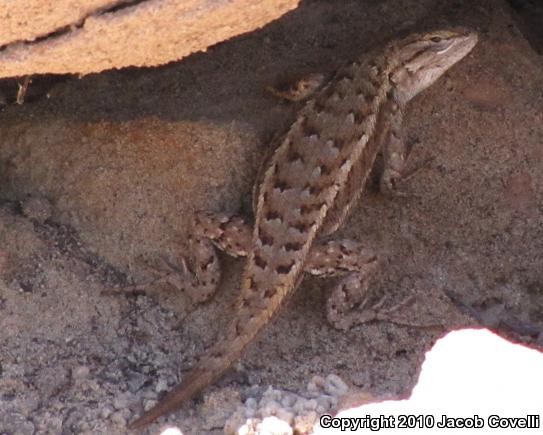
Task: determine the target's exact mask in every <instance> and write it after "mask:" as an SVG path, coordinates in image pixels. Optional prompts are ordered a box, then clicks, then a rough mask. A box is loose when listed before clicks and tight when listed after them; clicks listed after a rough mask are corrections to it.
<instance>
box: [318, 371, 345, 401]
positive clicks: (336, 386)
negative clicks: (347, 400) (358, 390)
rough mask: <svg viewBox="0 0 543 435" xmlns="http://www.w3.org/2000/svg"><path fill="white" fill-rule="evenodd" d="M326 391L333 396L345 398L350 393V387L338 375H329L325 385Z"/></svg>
mask: <svg viewBox="0 0 543 435" xmlns="http://www.w3.org/2000/svg"><path fill="white" fill-rule="evenodd" d="M324 391H326V392H327V393H328V394H330V395H331V396H336V397H338V396H343V395H344V394H345V393H347V391H349V386H348V385H347V384H346V383H345V382H343V380H342V379H341V378H340V377H339V376H338V375H328V376H327V377H326V383H325V385H324Z"/></svg>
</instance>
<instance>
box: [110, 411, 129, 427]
mask: <svg viewBox="0 0 543 435" xmlns="http://www.w3.org/2000/svg"><path fill="white" fill-rule="evenodd" d="M110 420H111V421H112V422H113V423H115V424H118V425H119V426H126V418H124V416H123V414H122V412H120V411H119V412H115V413H113V414H111V417H110Z"/></svg>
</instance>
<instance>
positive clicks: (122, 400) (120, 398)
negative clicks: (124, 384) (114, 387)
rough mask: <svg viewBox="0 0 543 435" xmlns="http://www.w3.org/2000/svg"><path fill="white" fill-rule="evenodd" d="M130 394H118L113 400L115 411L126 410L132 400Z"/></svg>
mask: <svg viewBox="0 0 543 435" xmlns="http://www.w3.org/2000/svg"><path fill="white" fill-rule="evenodd" d="M131 396H132V395H131V394H130V393H121V394H118V395H117V397H115V399H113V407H114V408H115V409H125V408H127V407H128V405H129V403H130V399H131Z"/></svg>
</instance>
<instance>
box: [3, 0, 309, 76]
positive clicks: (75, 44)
mask: <svg viewBox="0 0 543 435" xmlns="http://www.w3.org/2000/svg"><path fill="white" fill-rule="evenodd" d="M298 2H299V0H256V1H255V0H234V1H224V0H211V1H210V0H189V1H187V0H143V1H134V0H132V1H130V0H129V1H119V0H118V1H112V0H109V1H106V0H93V1H91V2H88V1H81V0H79V1H77V0H62V1H61V2H56V3H53V4H51V5H49V6H48V7H47V8H45V7H44V4H43V3H44V2H43V1H35V0H34V1H33V0H26V1H20V2H19V1H18V2H14V1H6V0H3V1H0V77H12V76H23V75H29V74H46V73H55V74H65V73H78V74H89V73H93V72H100V71H103V70H107V69H111V68H122V67H127V66H154V65H161V64H164V63H167V62H171V61H173V60H178V59H181V58H183V57H185V56H187V55H189V54H191V53H194V52H196V51H200V50H205V49H206V48H207V47H209V46H210V45H213V44H216V43H218V42H221V41H224V40H225V39H228V38H232V37H233V36H236V35H240V34H242V33H245V32H249V31H251V30H254V29H257V28H259V27H262V26H263V25H265V24H267V23H269V22H270V21H272V20H275V19H276V18H278V17H280V16H281V15H283V14H284V13H285V12H287V11H289V10H291V9H293V8H295V7H296V6H297V5H298ZM37 38H38V39H37Z"/></svg>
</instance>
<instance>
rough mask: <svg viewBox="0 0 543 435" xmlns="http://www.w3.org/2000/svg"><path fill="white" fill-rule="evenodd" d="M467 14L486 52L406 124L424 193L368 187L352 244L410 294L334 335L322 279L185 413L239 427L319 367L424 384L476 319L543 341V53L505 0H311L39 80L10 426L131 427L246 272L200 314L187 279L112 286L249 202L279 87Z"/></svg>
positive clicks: (2, 337)
mask: <svg viewBox="0 0 543 435" xmlns="http://www.w3.org/2000/svg"><path fill="white" fill-rule="evenodd" d="M458 24H461V25H464V26H467V27H470V28H473V29H476V30H477V31H479V33H480V43H479V45H478V46H477V47H476V48H475V49H474V51H473V52H472V53H471V54H470V55H469V56H468V57H467V58H466V59H464V60H463V61H462V62H461V63H460V64H458V65H457V66H455V67H454V68H453V69H452V70H451V71H450V72H449V73H448V74H447V75H446V76H445V77H444V78H442V79H441V80H440V81H439V83H437V84H436V85H435V86H434V87H432V88H431V89H429V90H428V91H427V92H425V93H424V94H423V95H421V96H420V97H418V98H417V99H416V100H415V101H413V103H412V104H411V106H410V108H409V112H408V116H407V119H406V134H407V138H408V140H409V141H410V142H411V143H412V144H413V145H414V152H413V156H412V160H411V162H410V167H411V168H416V167H418V166H420V165H421V164H423V163H424V162H426V161H427V160H428V159H430V164H429V165H428V167H427V168H425V169H423V170H421V171H419V172H418V173H417V175H416V176H414V177H413V178H411V179H410V180H409V181H408V182H407V183H406V185H405V190H407V192H409V193H410V196H408V197H405V198H399V199H390V198H385V197H383V196H381V195H380V194H378V193H377V192H376V189H375V187H374V186H370V187H369V189H368V192H367V193H366V194H365V195H364V196H363V198H362V200H361V201H360V204H359V205H358V206H357V207H356V209H355V210H354V212H353V215H352V216H351V218H350V219H349V222H348V225H347V226H346V228H345V229H343V230H342V231H341V233H340V234H339V235H338V236H339V237H349V238H353V239H356V240H361V241H364V242H365V243H366V244H367V245H368V246H370V247H372V248H373V249H375V250H376V251H377V252H378V253H379V256H380V263H381V267H380V272H379V274H378V277H377V278H376V281H375V283H374V285H373V288H372V291H374V292H376V293H377V294H384V295H386V297H387V300H386V304H385V306H386V307H391V306H394V305H396V304H397V303H398V302H399V301H405V304H403V305H402V307H401V308H400V309H399V310H397V311H396V312H395V314H394V317H393V318H391V319H390V321H377V322H369V323H367V324H365V325H360V326H357V327H355V328H353V329H352V330H350V331H348V332H340V331H336V330H334V329H333V328H332V327H331V326H329V325H328V324H327V323H326V321H325V317H324V304H325V300H326V296H327V289H329V287H330V282H323V281H319V280H315V279H307V280H305V281H304V283H303V285H302V286H301V287H300V289H299V291H298V292H297V294H296V295H295V296H294V297H293V298H292V300H291V301H290V302H289V303H288V305H287V306H285V308H284V309H283V310H282V312H281V314H280V315H279V316H278V318H277V319H276V320H275V321H274V322H273V324H272V325H270V327H269V328H267V330H266V331H265V332H264V333H263V334H262V335H261V336H260V340H259V341H258V342H257V343H254V344H253V345H252V346H250V348H249V349H248V351H247V354H246V356H245V358H244V359H243V360H242V361H240V363H239V364H238V365H237V366H236V367H235V368H234V370H232V371H231V373H230V374H229V375H227V376H225V377H224V378H223V380H222V381H221V382H219V383H217V384H216V385H214V386H213V387H211V388H209V389H208V390H207V391H206V393H205V394H204V395H203V397H201V398H199V399H198V400H195V401H193V402H191V403H190V404H187V405H186V406H185V407H183V409H182V410H180V411H179V412H178V413H176V414H174V415H172V416H170V417H169V421H171V422H176V423H177V424H179V426H180V427H181V428H182V429H183V432H184V433H189V434H191V433H195V434H196V433H221V431H222V427H223V425H224V421H225V420H226V418H227V416H228V414H229V413H230V412H231V411H232V410H233V409H234V408H235V406H236V405H237V404H239V402H240V401H241V400H243V399H244V398H246V397H248V396H249V395H251V396H255V397H258V396H259V394H262V391H264V389H265V388H266V387H267V386H269V385H273V386H274V387H276V388H283V389H289V390H293V391H298V390H301V389H302V388H305V385H306V384H307V382H308V380H309V379H310V378H311V377H312V376H313V375H316V374H318V375H323V376H325V375H327V374H330V373H335V374H338V375H340V376H341V377H342V378H343V379H344V380H345V381H347V382H348V383H350V384H351V385H352V386H354V387H357V388H359V389H361V390H363V391H366V392H369V393H371V394H373V395H375V396H378V397H395V396H398V395H405V394H408V393H409V391H410V389H411V388H412V386H413V385H414V383H415V382H416V379H417V374H418V372H419V367H420V364H421V361H422V360H423V358H424V352H425V351H426V350H427V349H428V348H429V347H430V346H431V345H432V343H434V342H435V340H436V339H437V338H438V337H439V336H441V335H443V334H444V333H445V332H446V331H449V330H451V329H455V328H458V327H460V326H467V325H480V324H483V325H485V326H487V327H490V328H492V329H494V330H497V331H498V332H500V333H501V334H502V335H505V336H507V337H509V338H512V339H514V340H516V341H521V342H524V343H528V344H530V345H532V346H536V347H538V348H541V347H542V346H543V339H542V337H543V334H542V332H541V331H542V330H543V313H542V311H543V310H542V308H543V288H542V285H543V284H542V283H543V274H542V271H543V219H542V218H541V213H542V208H543V170H542V169H543V94H542V93H541V89H543V73H542V71H543V61H542V59H541V56H540V55H538V54H537V53H536V52H535V51H534V50H533V48H532V47H531V46H530V45H529V43H528V42H527V40H526V39H524V37H523V35H522V33H521V32H520V31H519V30H518V27H517V25H516V23H515V21H514V20H513V18H512V16H511V13H510V11H509V9H508V8H507V7H505V6H504V5H502V3H501V2H499V1H497V0H496V1H481V2H478V4H477V7H473V5H472V2H471V1H469V0H464V1H454V2H452V1H441V2H435V1H429V0H426V1H420V0H401V1H392V0H390V1H383V2H373V1H368V2H362V1H345V2H341V5H338V2H332V1H306V2H304V3H303V4H302V6H301V7H300V8H299V9H297V10H296V11H294V12H292V13H290V14H288V15H286V16H284V17H283V18H282V19H280V20H279V21H277V22H274V23H272V24H271V25H269V26H267V27H265V28H264V29H262V30H261V31H258V32H255V33H252V34H250V35H245V36H243V37H239V38H236V39H234V40H231V41H228V42H225V43H223V44H220V45H218V46H216V47H214V48H212V49H211V50H209V51H208V52H207V53H205V54H195V55H193V56H190V57H189V58H187V59H185V60H184V61H183V62H180V63H177V64H171V65H168V66H166V67H161V68H157V69H139V70H125V71H121V72H109V73H104V74H100V75H93V76H88V77H85V78H84V79H81V80H78V79H75V78H70V77H57V78H54V77H53V78H51V77H49V78H44V79H36V80H35V81H34V83H33V84H31V89H30V91H29V95H28V99H27V102H26V104H24V105H22V106H16V105H12V104H8V105H5V106H4V108H3V111H2V113H1V114H0V115H1V116H0V198H1V206H0V278H1V280H0V410H1V412H0V432H1V433H9V434H12V433H21V434H27V433H28V434H31V433H36V431H37V432H38V433H66V434H68V433H124V432H125V424H126V422H127V421H129V420H131V419H132V418H133V417H134V416H136V415H137V414H139V412H140V411H141V406H142V403H143V402H144V401H148V400H153V399H156V398H157V396H159V395H160V393H161V392H162V391H164V390H166V389H167V388H168V387H170V386H172V385H174V384H175V383H176V382H177V380H178V379H179V377H180V376H182V374H183V372H185V371H186V370H187V369H188V368H189V367H191V366H192V365H193V364H194V363H195V361H196V358H197V356H198V355H199V354H200V353H201V352H202V350H203V349H204V348H205V347H207V346H209V345H211V344H212V343H213V341H214V338H215V336H216V334H217V332H218V331H219V329H220V328H221V327H222V326H223V325H225V324H226V322H228V320H229V319H230V318H231V316H232V315H233V310H232V303H233V302H234V300H235V298H236V294H237V288H238V283H239V276H240V272H241V268H242V265H243V263H242V262H240V261H238V260H233V259H229V258H226V257H223V258H222V260H223V263H224V265H225V273H224V279H223V282H222V285H221V289H220V291H219V292H218V293H217V295H216V297H215V298H214V299H213V300H212V301H210V302H208V303H206V304H203V305H199V306H193V305H191V303H190V301H189V300H188V299H187V298H186V297H185V296H184V295H182V294H179V292H177V291H176V290H175V289H173V288H170V287H168V286H149V288H148V289H147V290H148V292H147V295H138V296H129V295H125V294H122V293H119V292H109V291H108V290H109V289H111V288H112V287H121V286H123V285H126V284H128V283H131V282H144V281H145V280H149V279H151V278H152V276H153V275H152V273H151V269H150V267H149V266H146V264H147V263H150V264H153V263H156V262H157V261H158V260H159V259H160V258H162V257H164V258H167V259H168V260H169V261H170V262H172V263H174V264H175V262H176V259H177V258H178V256H179V255H180V254H184V253H186V252H185V250H186V237H187V234H188V232H189V228H188V222H189V219H190V217H191V215H192V213H193V211H194V210H198V209H209V210H217V211H226V212H241V213H244V214H250V210H249V209H250V207H249V203H250V200H249V197H250V190H251V184H252V181H253V179H254V176H255V172H256V169H257V166H258V163H259V161H260V159H261V157H262V155H263V154H265V151H266V149H267V146H268V144H269V140H270V138H271V137H273V135H274V133H275V132H276V131H278V130H280V129H281V128H283V127H284V126H286V125H288V124H289V123H290V122H292V120H293V117H294V114H295V111H296V109H297V106H296V105H293V104H287V103H284V102H281V101H278V100H276V99H275V98H274V97H273V96H271V95H270V94H269V93H267V92H266V91H265V87H266V86H267V85H269V84H277V83H279V82H281V81H284V80H290V79H293V78H296V77H300V76H303V75H304V74H307V73H309V72H315V71H324V72H328V71H331V70H333V69H334V68H335V67H336V66H337V65H339V64H341V63H342V62H345V61H346V60H349V59H354V58H356V57H358V56H360V55H361V54H363V53H364V52H365V51H366V50H367V49H368V48H369V47H371V46H373V45H375V44H378V43H380V42H382V41H384V40H387V39H389V38H391V37H394V36H395V35H397V34H399V33H402V32H407V31H412V30H416V31H419V30H421V29H425V28H428V27H444V26H450V25H458ZM10 86H12V85H10V84H9V83H7V84H6V83H4V84H3V87H0V90H1V91H2V92H4V94H5V96H6V100H7V102H8V103H10V102H11V101H12V100H13V95H12V94H13V92H14V89H13V87H10ZM362 314H363V313H361V315H362ZM406 324H411V326H406ZM225 397H229V400H224V398H225ZM217 398H221V399H220V400H218V399H217ZM217 403H221V406H217ZM157 427H158V426H155V427H153V428H152V429H151V430H150V433H155V432H156V429H157Z"/></svg>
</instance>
